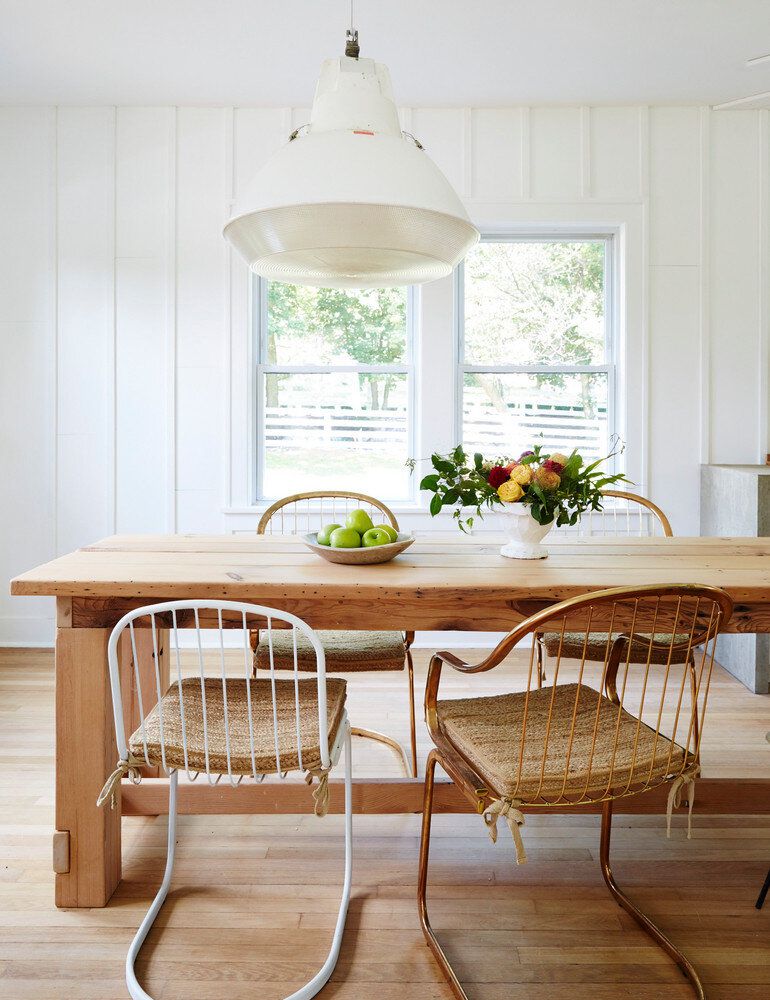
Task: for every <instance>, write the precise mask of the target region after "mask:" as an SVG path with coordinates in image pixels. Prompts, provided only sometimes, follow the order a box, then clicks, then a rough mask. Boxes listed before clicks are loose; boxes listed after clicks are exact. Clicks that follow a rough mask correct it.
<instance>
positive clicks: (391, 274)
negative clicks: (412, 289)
mask: <svg viewBox="0 0 770 1000" xmlns="http://www.w3.org/2000/svg"><path fill="white" fill-rule="evenodd" d="M224 236H225V239H227V240H228V241H229V242H230V243H231V244H232V245H233V246H234V247H235V249H236V250H237V251H238V252H239V253H240V254H241V256H242V257H243V258H244V259H245V260H246V261H247V262H248V264H249V267H250V268H251V269H252V271H255V272H256V273H257V274H260V275H262V276H263V277H265V278H272V279H274V280H277V281H286V282H289V283H291V284H296V285H316V286H320V287H330V288H379V287H386V286H390V285H413V284H422V283H424V282H426V281H433V280H434V279H435V278H441V277H444V276H446V275H448V274H451V272H452V269H453V268H454V267H455V265H456V264H458V263H459V262H460V261H461V260H462V259H463V257H464V256H465V255H466V253H467V252H468V250H469V249H470V248H471V247H472V246H473V245H474V244H475V243H476V241H477V240H478V238H479V234H478V231H477V229H476V228H475V226H474V225H473V224H472V223H471V221H470V219H469V218H468V214H467V212H466V211H465V209H464V207H463V205H462V202H461V201H460V199H459V197H458V196H457V194H456V192H455V191H454V189H453V188H452V185H451V184H450V183H449V181H448V180H447V179H446V177H444V175H443V174H442V173H441V171H440V170H439V169H438V167H437V166H436V165H435V163H433V161H432V160H431V159H430V158H429V157H428V155H427V153H426V152H425V150H424V149H423V148H422V146H421V145H420V143H419V142H417V141H416V140H415V139H414V138H413V137H412V136H407V135H405V134H404V133H402V131H401V127H400V125H399V120H398V111H397V110H396V106H395V104H394V102H393V94H392V91H391V85H390V75H389V73H388V70H387V67H385V66H383V65H381V64H380V63H376V62H374V61H373V60H372V59H360V58H359V56H358V32H354V31H349V32H348V43H347V46H346V49H345V55H344V56H343V57H342V58H341V59H327V60H326V61H325V62H324V63H323V65H322V67H321V75H320V78H319V80H318V85H317V87H316V93H315V99H314V101H313V110H312V113H311V118H310V124H309V126H307V128H306V131H303V130H298V131H297V132H294V133H293V134H292V136H291V137H290V139H289V142H288V144H287V145H286V146H284V147H283V148H282V149H280V150H279V151H278V152H277V153H276V154H275V155H274V156H273V157H272V158H271V159H270V160H268V162H267V163H266V164H265V166H264V167H262V169H261V170H260V171H259V172H258V173H257V174H256V176H255V177H254V180H253V181H252V183H251V184H250V185H249V186H248V188H247V190H246V191H244V193H243V195H242V196H241V197H239V199H238V201H237V202H236V205H235V211H234V214H233V217H232V218H231V219H230V221H229V222H228V223H227V225H226V226H225V228H224Z"/></svg>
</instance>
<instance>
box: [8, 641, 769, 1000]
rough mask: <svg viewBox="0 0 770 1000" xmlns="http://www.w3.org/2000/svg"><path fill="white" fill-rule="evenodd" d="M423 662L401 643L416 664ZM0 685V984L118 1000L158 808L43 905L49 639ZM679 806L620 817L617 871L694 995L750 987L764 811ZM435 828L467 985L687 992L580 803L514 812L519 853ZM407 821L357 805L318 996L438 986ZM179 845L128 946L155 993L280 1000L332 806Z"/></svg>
mask: <svg viewBox="0 0 770 1000" xmlns="http://www.w3.org/2000/svg"><path fill="white" fill-rule="evenodd" d="M423 667H424V657H423V655H421V654H418V672H419V673H422V670H423ZM514 667H515V665H512V668H511V669H512V670H513V669H514ZM505 669H506V670H507V668H505ZM512 676H513V675H512ZM478 679H479V678H476V680H478ZM508 679H511V678H508ZM722 680H724V684H725V687H724V688H722V686H721V685H722ZM396 681H397V679H396V678H390V679H388V678H384V679H383V678H377V679H376V681H375V682H374V684H373V685H370V686H367V687H366V688H364V689H362V691H361V692H358V691H354V692H353V697H354V698H356V699H357V700H356V705H355V710H356V712H357V713H358V714H363V715H364V720H363V721H368V720H367V719H366V715H365V712H366V708H367V705H370V706H371V707H370V710H371V711H375V710H376V709H375V706H374V705H373V702H375V701H376V702H379V703H381V702H382V701H383V700H384V702H385V703H386V704H387V705H388V706H390V705H395V704H396V702H398V704H399V705H400V706H401V709H402V712H403V692H402V689H401V686H400V685H398V684H397V683H396ZM458 683H467V678H459V677H458ZM391 689H392V690H391ZM458 690H460V689H459V688H458ZM359 694H360V697H359ZM0 695H1V696H0V750H1V751H2V752H1V753H0V803H1V804H2V806H3V808H2V810H0V850H1V851H2V857H3V864H2V890H1V891H0V996H2V997H4V998H5V997H7V998H8V1000H125V997H126V988H125V982H124V962H125V955H126V951H127V949H128V945H129V942H130V940H131V938H132V936H133V934H134V932H135V931H136V928H137V926H138V925H139V922H140V920H141V918H142V916H143V915H144V913H145V912H146V909H147V907H148V906H149V903H150V900H151V899H152V896H153V895H154V893H155V891H156V890H157V887H158V885H159V884H160V880H161V877H162V873H163V863H164V858H165V837H166V821H165V819H164V818H162V817H159V818H158V819H146V818H133V817H129V818H126V819H125V820H124V822H123V831H124V832H123V843H124V864H123V873H124V878H123V881H122V882H121V883H120V885H119V886H118V888H117V890H116V891H115V893H114V895H113V897H112V899H111V900H110V903H109V905H108V906H107V907H105V908H102V909H99V910H83V909H55V908H54V907H53V906H52V905H51V894H52V887H53V882H54V875H53V873H52V872H51V863H50V850H51V839H50V832H49V831H50V827H51V825H52V821H53V806H52V802H51V796H50V788H51V782H52V780H53V767H54V748H53V742H52V740H51V732H52V727H53V721H54V690H53V668H52V656H51V654H50V652H48V651H46V652H36V651H32V650H21V649H16V650H0ZM399 696H400V697H399ZM744 698H745V699H750V701H744ZM747 704H757V705H759V706H761V707H764V705H766V704H767V699H762V698H760V697H759V696H757V695H751V694H749V693H748V692H744V691H742V690H741V689H740V688H739V687H738V685H737V684H735V682H733V681H731V679H730V678H728V677H725V678H722V679H721V680H720V689H719V691H717V692H716V696H715V700H714V703H713V708H714V713H713V715H712V717H711V723H712V727H711V731H712V734H713V735H714V737H715V738H716V737H717V736H718V735H720V734H721V739H722V742H721V744H720V746H722V747H723V751H722V757H727V756H729V754H730V734H731V732H732V731H733V729H734V725H733V720H734V718H735V713H736V712H739V711H741V710H745V707H746V705H747ZM405 722H406V720H404V724H405ZM364 743H365V741H360V742H359V743H357V744H356V747H355V751H357V752H356V758H355V763H356V768H357V770H358V771H359V772H360V770H361V768H362V766H363V765H365V764H366V765H367V766H369V765H371V768H372V770H374V769H375V768H376V767H377V766H378V765H379V766H380V767H381V768H390V767H393V768H394V770H395V767H396V765H395V764H391V763H390V760H389V755H387V754H382V753H380V754H378V753H377V752H376V748H374V747H372V748H371V749H370V748H367V747H365V746H362V744H364ZM20 754H23V755H22V756H20ZM762 766H763V767H764V765H762ZM22 767H23V769H24V770H23V780H20V778H19V769H20V768H22ZM364 770H366V768H365V769H364ZM746 770H748V769H746ZM305 791H306V793H307V790H305ZM677 819H678V822H677V823H676V829H675V831H674V833H673V835H672V838H671V840H666V838H665V833H664V830H663V824H662V822H661V818H660V817H659V816H629V817H623V818H621V817H618V819H617V821H616V824H615V830H614V833H613V856H614V859H615V868H616V872H617V875H618V878H619V879H620V880H622V884H623V885H624V886H626V887H627V889H628V891H629V893H630V895H631V896H632V898H634V899H636V900H638V901H639V902H640V903H641V904H642V905H644V906H645V908H646V909H647V910H648V911H650V912H651V913H652V914H653V915H654V916H655V919H656V921H657V922H658V923H659V924H660V926H661V927H662V928H663V930H664V931H665V932H666V933H667V934H669V935H670V936H671V937H672V939H673V940H674V941H675V942H676V943H677V944H678V945H679V946H680V947H682V949H683V950H684V951H685V952H686V953H687V954H688V955H691V956H692V958H693V959H695V960H697V963H698V968H699V970H700V971H701V972H702V974H703V976H704V979H705V982H706V991H707V996H708V1000H766V998H767V996H768V994H769V993H770V946H769V944H768V942H770V909H768V908H767V906H766V907H765V909H764V910H763V911H761V912H757V911H756V910H755V909H754V907H753V904H754V900H755V898H756V895H757V892H758V891H759V887H760V885H761V884H762V880H763V879H764V876H765V873H766V871H767V865H768V858H770V823H768V820H767V819H754V818H751V817H746V816H741V817H736V818H730V817H726V816H722V817H719V818H709V817H708V816H706V815H704V813H703V810H702V809H701V807H700V805H697V804H696V818H695V824H694V831H693V839H692V841H687V840H686V839H685V837H684V831H683V821H682V820H681V818H680V817H678V818H677ZM434 824H435V835H434V839H433V846H432V868H431V884H430V888H429V900H430V906H431V915H432V917H433V921H434V924H435V926H436V929H437V933H438V934H439V936H440V939H441V941H442V943H444V944H445V946H446V947H447V949H450V950H451V954H452V958H453V960H454V961H455V962H456V963H457V964H458V966H459V968H460V969H461V974H462V978H463V982H464V983H465V984H466V987H467V990H468V993H469V995H470V996H471V997H473V998H474V1000H510V998H511V997H519V996H521V997H526V998H527V1000H554V997H562V996H564V997H568V998H569V1000H621V998H631V997H633V998H634V1000H691V995H692V994H691V991H690V990H689V987H688V985H687V983H686V982H685V980H684V979H683V978H682V976H681V974H680V973H679V972H678V970H677V969H676V968H674V967H673V966H671V965H669V964H668V963H666V962H665V960H664V959H662V958H661V956H660V954H659V953H658V952H657V950H656V949H654V948H652V947H650V945H649V942H648V941H647V940H646V939H645V937H644V936H643V935H642V933H641V932H640V931H639V929H638V928H637V927H636V926H635V925H634V924H633V922H632V921H631V919H630V918H629V917H628V916H627V915H626V914H624V913H623V911H622V910H620V909H619V908H618V907H617V906H616V905H615V904H614V903H613V901H612V900H611V899H610V897H609V895H608V894H607V892H606V889H605V888H604V886H603V885H602V884H601V879H600V875H599V868H598V862H597V848H598V826H597V819H596V817H594V816H577V815H573V816H528V817H527V824H526V827H525V836H526V838H527V850H528V854H529V862H528V863H527V864H526V865H524V866H522V867H517V866H516V865H515V864H514V863H513V857H512V853H513V852H512V848H511V846H510V842H509V840H508V839H507V838H506V837H503V836H501V837H500V838H499V841H498V843H497V844H496V845H492V844H491V843H490V842H489V838H488V837H487V834H486V831H485V829H484V828H483V825H482V823H481V820H480V819H479V818H478V817H477V816H474V815H469V814H465V815H453V816H439V817H437V818H436V820H435V821H434ZM418 838H419V825H418V817H416V816H357V817H356V820H355V839H354V869H353V897H352V900H351V905H350V911H349V914H348V919H347V924H346V929H345V934H344V937H343V943H342V953H341V956H340V961H339V964H338V966H337V969H336V970H335V973H334V975H333V978H332V981H331V983H330V984H329V986H327V987H326V989H325V990H324V993H323V994H322V996H323V997H326V996H327V995H328V996H329V997H330V998H334V1000H361V998H362V997H366V996H369V995H376V996H377V998H378V1000H451V994H450V993H449V991H448V989H447V987H446V985H445V984H444V982H443V980H442V979H441V977H440V974H439V972H438V970H437V968H436V966H435V963H434V962H433V960H432V958H431V955H430V952H429V951H428V949H427V948H426V947H425V943H424V940H423V937H422V933H421V931H420V928H419V925H418V922H417V910H416V903H415V877H416V868H417V845H418ZM177 850H178V860H177V868H176V870H175V875H174V881H173V883H172V887H171V894H170V897H169V901H168V903H167V905H166V906H165V907H164V909H163V910H162V912H161V914H160V915H159V917H158V921H157V925H156V928H155V929H154V930H153V932H152V934H151V936H150V938H149V940H148V942H147V945H146V948H145V951H144V953H143V955H142V960H141V961H140V963H139V975H140V980H141V982H142V985H143V986H144V987H145V988H146V989H147V990H148V991H149V992H150V993H151V995H152V996H155V997H158V998H160V1000H189V998H190V997H195V998H196V1000H222V997H223V996H226V997H227V998H228V1000H253V998H254V997H259V998H260V1000H280V998H282V997H285V996H286V995H287V994H289V993H290V992H291V991H292V989H296V988H297V987H298V986H299V984H300V983H301V982H303V981H305V980H306V979H307V978H308V976H309V975H310V974H312V972H313V971H314V970H315V968H317V965H318V960H319V957H320V956H321V955H322V953H323V951H324V949H325V948H327V947H328V943H329V941H330V938H331V933H332V927H333V923H334V919H335V916H336V907H337V905H338V903H339V891H340V875H341V870H342V827H341V817H339V816H328V817H326V818H325V819H323V820H319V819H316V818H315V817H314V816H307V815H303V816H297V815H291V816H233V815H228V816H182V817H181V818H180V820H179V837H178V849H177Z"/></svg>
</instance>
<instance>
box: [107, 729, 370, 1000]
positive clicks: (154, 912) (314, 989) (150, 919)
mask: <svg viewBox="0 0 770 1000" xmlns="http://www.w3.org/2000/svg"><path fill="white" fill-rule="evenodd" d="M350 735H351V733H350V723H349V722H348V720H347V717H345V718H344V719H343V721H342V725H341V726H340V729H339V734H338V738H337V747H336V748H335V750H334V752H333V754H332V757H333V759H334V758H335V757H337V758H338V757H339V751H340V750H341V749H343V747H344V751H345V866H344V879H343V886H342V898H341V900H340V908H339V912H338V914H337V921H336V923H335V926H334V934H333V937H332V943H331V947H330V949H329V954H328V955H327V956H326V960H325V961H324V963H323V965H322V966H321V968H320V969H319V970H318V972H317V973H316V974H315V975H314V976H313V978H312V979H311V980H310V981H309V982H307V983H306V984H305V985H304V986H302V987H301V988H300V989H298V990H295V992H294V993H292V994H290V995H289V996H288V997H286V1000H310V998H311V997H314V996H316V994H317V993H319V992H320V991H321V990H322V989H323V987H324V986H325V985H326V984H327V982H328V981H329V979H330V977H331V974H332V972H334V967H335V965H336V964H337V959H338V958H339V954H340V947H341V946H342V935H343V932H344V930H345V920H346V917H347V912H348V905H349V903H350V891H351V884H352V873H353V824H352V816H353V785H352V768H351V759H350V758H351V750H350ZM177 778H178V772H177V771H176V770H174V771H172V772H171V774H170V775H169V788H168V851H167V854H166V870H165V872H164V874H163V881H162V882H161V886H160V889H158V892H157V895H156V896H155V899H153V901H152V904H151V906H150V908H149V910H148V911H147V914H146V916H145V918H144V920H143V921H142V923H141V924H140V925H139V930H138V931H137V932H136V935H135V936H134V940H133V941H132V942H131V947H130V948H129V949H128V955H127V956H126V986H127V987H128V993H129V996H130V997H131V1000H153V997H151V996H150V994H149V993H147V992H146V991H145V990H144V989H142V987H141V986H140V985H139V982H138V980H137V978H136V972H135V969H134V966H135V964H136V959H137V956H138V955H139V951H140V949H141V947H142V945H143V944H144V941H145V938H146V937H147V935H148V934H149V932H150V928H151V927H152V925H153V924H154V923H155V919H156V918H157V916H158V914H159V913H160V910H161V907H162V906H163V903H164V902H165V900H166V897H167V896H168V890H169V887H170V885H171V876H172V874H173V871H174V848H175V845H176V798H177Z"/></svg>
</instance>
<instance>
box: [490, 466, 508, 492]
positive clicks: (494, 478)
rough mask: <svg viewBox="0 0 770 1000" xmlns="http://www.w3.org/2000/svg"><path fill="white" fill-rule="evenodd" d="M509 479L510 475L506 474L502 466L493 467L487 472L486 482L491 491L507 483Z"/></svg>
mask: <svg viewBox="0 0 770 1000" xmlns="http://www.w3.org/2000/svg"><path fill="white" fill-rule="evenodd" d="M510 478H511V474H510V473H509V472H506V470H505V469H504V468H503V467H502V465H493V466H492V468H491V469H490V470H489V475H488V476H487V482H488V483H489V485H490V486H491V487H492V488H493V489H497V487H498V486H502V485H503V483H507V482H508V480H509V479H510Z"/></svg>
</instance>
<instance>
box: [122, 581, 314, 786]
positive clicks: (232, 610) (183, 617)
mask: <svg viewBox="0 0 770 1000" xmlns="http://www.w3.org/2000/svg"><path fill="white" fill-rule="evenodd" d="M276 625H278V627H279V628H280V629H281V631H282V632H283V633H284V635H285V634H286V633H285V630H284V629H285V627H288V628H290V629H291V636H292V639H291V647H292V648H293V651H294V691H293V696H294V697H293V702H294V711H293V712H291V711H290V710H289V707H288V706H287V705H286V704H285V703H284V704H283V711H282V712H281V718H282V719H283V722H284V725H283V729H282V728H281V727H280V726H279V712H278V705H277V698H276V677H275V664H274V659H273V639H274V633H275V631H276ZM256 628H258V629H259V630H260V632H261V634H262V635H263V636H264V637H266V638H267V642H268V645H269V650H270V656H269V665H270V666H269V674H268V676H269V683H267V682H266V681H263V682H261V683H260V684H259V685H257V683H256V682H255V681H253V679H252V662H253V654H252V649H251V646H250V643H249V633H250V632H251V631H253V630H254V629H256ZM299 635H301V636H303V637H304V638H305V639H306V640H307V641H308V642H310V644H311V645H312V647H313V649H314V650H315V655H316V681H317V701H318V729H317V730H315V726H314V725H313V730H314V731H313V732H312V734H303V731H302V724H301V719H300V685H301V683H302V682H300V679H299V664H298V658H297V638H298V636H299ZM183 637H184V638H186V639H187V641H186V642H185V641H183ZM226 637H227V639H226ZM233 637H235V639H236V642H235V644H233V641H232V639H233ZM107 658H108V663H109V670H110V687H111V691H112V706H113V713H114V718H115V735H116V740H117V744H118V752H119V754H120V758H121V760H127V759H128V750H129V747H128V739H129V737H130V735H131V734H128V735H127V733H126V721H127V717H126V708H127V706H124V703H123V690H122V688H121V676H120V664H121V661H122V662H123V663H124V664H125V665H126V666H127V669H129V670H131V671H132V673H133V676H132V677H131V678H125V677H124V678H123V682H124V684H125V685H126V689H127V690H132V692H133V698H134V704H135V711H136V712H137V713H138V717H139V727H138V731H139V732H140V733H141V740H142V745H143V756H144V759H145V761H146V762H147V763H149V762H150V761H149V758H148V716H149V715H150V713H151V712H152V711H153V708H154V707H155V706H157V712H156V713H155V719H154V723H153V730H154V732H153V742H157V739H158V737H159V742H160V751H161V756H162V766H163V770H164V771H165V772H166V773H167V774H168V773H169V771H170V770H173V769H174V768H175V767H178V766H179V765H178V764H169V762H168V760H167V752H166V751H167V744H168V743H169V734H168V732H167V730H166V728H164V712H163V696H164V695H165V694H166V693H167V692H168V693H170V694H171V693H173V694H174V699H173V700H174V709H175V715H176V712H177V710H178V715H179V718H175V726H176V728H177V730H178V729H179V728H180V724H181V739H182V745H183V751H184V769H185V770H186V772H187V775H188V777H189V778H190V779H191V780H194V778H196V777H197V775H198V774H199V773H202V772H204V771H205V773H206V775H207V777H208V780H209V782H210V783H211V784H216V783H217V782H218V781H219V779H220V778H221V777H222V776H223V775H224V774H227V775H228V777H229V779H230V782H231V784H233V785H236V784H239V783H240V781H241V779H242V778H243V776H244V773H245V771H244V768H243V767H241V768H237V767H236V766H235V765H234V764H233V762H232V759H231V748H233V746H234V743H233V737H234V733H233V731H232V726H231V718H232V717H233V715H234V711H235V697H236V691H237V692H238V693H239V695H240V697H239V699H238V701H239V704H238V708H237V711H238V712H239V713H240V714H241V716H242V715H243V713H244V699H245V706H246V712H247V717H248V741H249V746H250V751H251V752H250V765H249V767H248V771H249V772H250V773H251V774H252V776H253V777H254V778H255V779H256V780H262V778H263V777H264V775H265V773H266V770H267V769H266V768H265V767H264V766H261V767H257V766H256V763H255V762H256V755H255V721H256V717H257V714H259V715H260V716H261V717H262V719H263V720H264V718H265V715H266V714H267V718H268V719H269V720H270V724H271V727H272V740H271V741H270V745H271V747H273V746H274V748H275V761H274V763H275V767H274V770H275V772H276V773H278V774H282V772H283V771H284V768H282V766H281V751H280V745H281V742H282V737H287V736H288V737H289V738H290V741H291V744H292V746H294V747H296V753H297V754H298V758H299V768H300V770H302V769H303V760H302V747H303V740H305V743H306V745H307V743H308V742H309V740H308V739H306V737H307V736H312V743H313V745H314V746H315V745H316V740H319V742H320V758H321V761H320V763H321V767H322V768H323V769H327V768H328V767H329V762H330V754H329V734H328V716H327V692H326V659H325V655H324V649H323V646H322V645H321V642H320V640H319V639H318V637H317V636H316V634H315V632H314V631H313V630H312V629H311V628H310V626H309V625H307V624H305V622H303V621H302V620H301V619H300V618H297V617H296V616H295V615H292V614H289V613H288V612H285V611H278V610H276V609H274V608H269V607H263V606H261V605H254V604H243V603H240V602H237V601H169V602H167V603H164V604H153V605H147V606H145V607H141V608H136V609H135V610H134V611H129V612H128V614H126V615H124V616H123V617H122V618H121V619H120V621H119V622H118V623H117V625H115V627H114V629H113V630H112V633H111V635H110V639H109V643H108V647H107ZM161 663H164V664H165V666H166V668H167V669H166V670H164V671H163V672H162V671H161ZM266 673H268V672H266ZM310 676H311V677H312V673H311V674H310ZM164 677H167V678H168V681H166V680H165V679H164ZM307 677H308V672H307V670H303V678H307ZM169 681H170V686H168V682H169ZM305 683H307V681H305ZM283 684H284V685H285V681H284V682H283ZM183 685H184V691H183ZM164 688H165V690H164ZM175 689H176V690H175ZM284 690H286V689H285V687H284ZM191 694H192V696H193V699H194V702H195V706H196V711H200V714H201V715H202V718H200V719H199V718H197V717H196V718H194V719H193V718H187V717H186V715H185V712H186V709H185V705H188V706H189V705H190V703H191V697H190V695H191ZM257 698H261V699H262V701H261V702H259V703H258V702H257V700H256V699H257ZM267 699H270V701H271V703H272V705H271V707H272V711H270V706H268V707H267V712H266V711H265V709H266V701H267ZM288 720H291V721H290V722H289V721H288ZM128 721H129V722H130V724H131V725H133V724H134V723H133V721H131V720H130V719H129V720H128ZM166 721H167V722H169V721H170V720H166ZM194 727H197V730H198V731H197V737H198V744H200V738H201V727H202V738H203V744H204V747H205V766H203V767H200V766H194V765H191V764H190V757H191V753H190V746H191V736H192V734H193V728H194ZM244 728H245V727H244ZM287 730H289V731H288V732H287ZM215 734H216V737H215ZM178 735H179V733H178V732H177V736H178ZM215 738H216V741H217V743H218V746H219V750H217V749H216V748H215V745H214V742H215ZM247 756H249V755H248V754H247ZM223 760H224V764H223V763H222V761H223ZM271 763H272V761H271ZM270 770H273V768H272V767H271V768H270Z"/></svg>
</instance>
